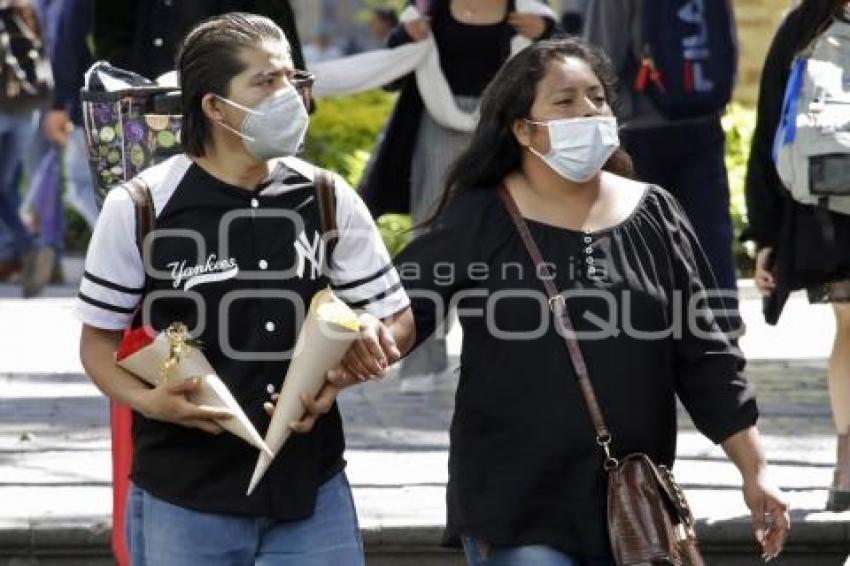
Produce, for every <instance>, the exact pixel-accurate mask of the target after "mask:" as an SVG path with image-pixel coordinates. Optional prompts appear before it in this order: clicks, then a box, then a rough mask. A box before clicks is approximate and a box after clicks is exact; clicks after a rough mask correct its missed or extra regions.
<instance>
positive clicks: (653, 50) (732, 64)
mask: <svg viewBox="0 0 850 566" xmlns="http://www.w3.org/2000/svg"><path fill="white" fill-rule="evenodd" d="M642 7H643V9H642V13H641V15H640V17H641V20H642V21H641V38H640V40H639V42H638V44H639V45H640V48H639V49H640V52H639V53H636V54H635V62H634V70H633V73H632V78H630V79H629V80H633V86H634V90H635V91H636V92H639V93H645V94H647V95H648V96H649V97H650V99H651V100H652V101H653V102H654V104H655V106H656V107H657V108H658V110H659V111H660V112H661V113H662V114H664V115H665V116H667V117H669V118H673V119H676V118H692V117H697V116H707V115H710V114H714V113H717V112H720V111H722V110H723V108H725V106H726V105H727V104H728V103H729V101H730V100H731V98H732V90H733V88H734V86H735V77H736V71H737V64H738V49H737V42H736V35H735V18H734V15H733V11H732V4H731V1H730V0H642Z"/></svg>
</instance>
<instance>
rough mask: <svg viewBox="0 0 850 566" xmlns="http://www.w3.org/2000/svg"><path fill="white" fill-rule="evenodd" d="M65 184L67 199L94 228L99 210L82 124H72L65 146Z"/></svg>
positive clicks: (90, 226)
mask: <svg viewBox="0 0 850 566" xmlns="http://www.w3.org/2000/svg"><path fill="white" fill-rule="evenodd" d="M64 157H65V160H64V165H65V186H66V187H67V190H68V201H70V203H71V206H73V207H74V210H76V211H77V212H78V213H79V214H80V216H82V217H83V218H84V219H85V221H86V222H87V223H88V225H89V228H91V229H94V225H95V223H96V222H97V216H98V213H99V210H98V208H97V201H95V198H94V182H93V180H92V174H91V169H90V168H89V154H88V150H87V149H86V139H85V134H84V132H83V127H82V126H74V130H73V131H72V132H71V135H70V136H69V137H68V144H67V145H66V146H65V156H64Z"/></svg>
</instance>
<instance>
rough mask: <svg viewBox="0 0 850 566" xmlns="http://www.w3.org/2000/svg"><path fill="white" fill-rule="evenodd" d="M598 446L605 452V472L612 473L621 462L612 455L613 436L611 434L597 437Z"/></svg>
mask: <svg viewBox="0 0 850 566" xmlns="http://www.w3.org/2000/svg"><path fill="white" fill-rule="evenodd" d="M596 444H598V445H599V446H600V447H601V448H602V450H603V451H604V452H605V463H604V464H603V465H604V467H605V471H606V472H611V471H614V470H616V469H617V466H619V465H620V462H619V461H618V460H617V459H616V458H614V457H613V456H612V455H611V435H610V434H609V433H605V434H599V435H597V436H596Z"/></svg>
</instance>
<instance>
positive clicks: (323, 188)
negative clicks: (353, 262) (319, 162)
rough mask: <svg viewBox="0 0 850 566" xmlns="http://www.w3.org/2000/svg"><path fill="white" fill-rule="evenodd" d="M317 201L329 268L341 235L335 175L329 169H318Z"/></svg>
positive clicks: (316, 179)
mask: <svg viewBox="0 0 850 566" xmlns="http://www.w3.org/2000/svg"><path fill="white" fill-rule="evenodd" d="M314 185H315V188H316V201H317V202H318V203H319V219H320V221H321V223H322V239H323V240H324V241H325V250H326V251H327V252H326V254H327V255H326V261H325V264H326V265H327V266H330V265H331V259H332V256H333V252H334V249H335V248H336V244H337V241H338V240H339V233H338V230H337V225H336V189H335V187H336V182H335V181H334V176H333V174H332V173H331V172H330V171H328V170H327V169H322V168H321V167H316V175H315V182H314Z"/></svg>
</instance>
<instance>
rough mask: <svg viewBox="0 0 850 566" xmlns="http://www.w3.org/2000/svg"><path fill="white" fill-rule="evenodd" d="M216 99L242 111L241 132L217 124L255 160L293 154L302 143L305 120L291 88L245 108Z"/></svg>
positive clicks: (296, 96)
mask: <svg viewBox="0 0 850 566" xmlns="http://www.w3.org/2000/svg"><path fill="white" fill-rule="evenodd" d="M215 96H216V98H218V99H219V100H222V101H223V102H226V103H228V104H230V105H232V106H235V107H236V108H239V109H240V110H244V111H245V112H246V114H245V119H244V120H242V126H241V128H240V130H241V131H238V130H235V129H234V128H232V127H230V126H228V125H227V124H225V123H224V122H217V124H218V125H219V126H221V127H223V128H225V129H227V130H230V131H231V132H233V133H234V134H236V135H237V136H239V137H240V138H242V140H243V142H244V143H245V149H247V150H248V153H250V154H251V155H252V156H253V157H255V158H256V159H257V160H259V161H267V160H269V159H273V158H275V157H287V156H290V155H295V154H296V153H297V152H298V149H299V148H300V147H301V144H302V142H303V141H304V136H305V135H306V133H307V126H308V124H309V119H308V117H307V109H306V108H304V103H303V102H302V99H301V95H300V94H298V91H296V90H295V87H293V86H292V85H289V86H287V87H286V88H283V89H281V90H279V91H277V92H275V93H274V94H272V95H271V96H269V97H268V98H266V99H264V100H263V101H262V102H260V103H259V104H258V105H257V106H256V107H254V108H247V107H245V106H242V105H241V104H238V103H236V102H233V101H232V100H230V99H228V98H224V97H223V96H218V95H215Z"/></svg>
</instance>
